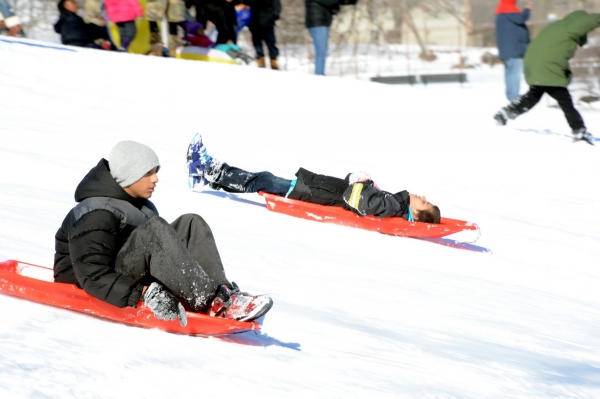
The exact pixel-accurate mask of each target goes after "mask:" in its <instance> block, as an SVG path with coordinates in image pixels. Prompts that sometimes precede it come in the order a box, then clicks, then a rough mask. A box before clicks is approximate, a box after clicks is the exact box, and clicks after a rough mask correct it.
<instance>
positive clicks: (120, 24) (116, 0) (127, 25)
mask: <svg viewBox="0 0 600 399" xmlns="http://www.w3.org/2000/svg"><path fill="white" fill-rule="evenodd" d="M104 7H105V9H106V16H107V18H108V20H109V21H111V22H114V23H115V24H117V28H119V36H120V37H121V49H122V50H124V51H127V49H128V48H129V45H130V44H131V42H132V41H133V39H134V38H135V34H136V33H137V28H136V26H135V20H136V19H137V18H141V17H142V16H143V15H144V12H143V11H142V7H141V6H140V3H139V2H138V0H105V1H104Z"/></svg>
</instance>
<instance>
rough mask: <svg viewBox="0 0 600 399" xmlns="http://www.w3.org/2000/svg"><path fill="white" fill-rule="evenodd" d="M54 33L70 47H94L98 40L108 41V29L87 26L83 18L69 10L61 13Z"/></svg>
mask: <svg viewBox="0 0 600 399" xmlns="http://www.w3.org/2000/svg"><path fill="white" fill-rule="evenodd" d="M54 31H55V32H56V33H58V34H59V35H60V40H61V42H62V44H66V45H69V46H78V47H88V46H93V44H94V40H96V39H108V33H107V32H106V28H102V27H100V26H97V25H94V24H86V23H85V22H84V21H83V18H81V17H80V16H79V15H77V14H74V13H72V12H71V11H68V10H61V11H60V18H59V20H58V21H57V22H56V23H55V24H54Z"/></svg>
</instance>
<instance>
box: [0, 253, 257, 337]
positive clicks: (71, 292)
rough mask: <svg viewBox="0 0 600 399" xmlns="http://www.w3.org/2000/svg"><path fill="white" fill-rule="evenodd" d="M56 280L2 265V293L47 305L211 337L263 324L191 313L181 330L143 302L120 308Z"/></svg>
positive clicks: (33, 268) (45, 272)
mask: <svg viewBox="0 0 600 399" xmlns="http://www.w3.org/2000/svg"><path fill="white" fill-rule="evenodd" d="M53 280H54V276H53V271H52V269H50V268H47V267H44V266H37V265H32V264H30V263H25V262H19V261H16V260H7V261H4V262H0V293H3V294H7V295H13V296H16V297H19V298H24V299H28V300H30V301H34V302H39V303H43V304H45V305H51V306H56V307H59V308H64V309H70V310H74V311H76V312H81V313H87V314H89V315H92V316H97V317H101V318H104V319H109V320H113V321H117V322H120V323H125V324H130V325H134V326H138V327H145V328H158V329H160V330H164V331H168V332H172V333H179V334H188V335H203V336H210V335H223V334H233V333H240V332H246V331H252V330H260V324H259V323H258V322H256V321H252V322H242V321H235V320H228V319H223V318H219V317H211V316H208V315H205V314H202V313H195V312H190V311H188V312H187V322H188V323H187V326H185V327H181V325H180V324H179V321H178V320H172V321H164V320H159V319H156V318H155V317H154V314H153V313H152V311H151V310H150V309H148V308H147V307H146V306H145V305H143V304H142V303H141V302H140V303H139V304H138V307H137V308H131V307H126V308H118V307H116V306H113V305H111V304H108V303H106V302H103V301H101V300H99V299H97V298H94V297H92V296H90V295H88V294H86V293H85V291H84V290H82V289H80V288H77V287H76V286H75V285H72V284H62V283H55V282H53Z"/></svg>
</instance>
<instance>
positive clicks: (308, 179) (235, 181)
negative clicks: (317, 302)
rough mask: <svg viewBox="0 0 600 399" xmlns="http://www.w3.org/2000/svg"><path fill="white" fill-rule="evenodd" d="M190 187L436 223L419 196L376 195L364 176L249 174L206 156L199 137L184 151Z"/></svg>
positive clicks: (432, 208) (434, 210) (405, 193)
mask: <svg viewBox="0 0 600 399" xmlns="http://www.w3.org/2000/svg"><path fill="white" fill-rule="evenodd" d="M187 164H188V174H189V186H190V188H192V189H200V188H202V187H203V186H207V185H208V186H209V187H210V188H212V189H215V190H219V189H222V190H224V191H227V192H232V193H255V192H258V191H264V192H266V193H270V194H275V195H280V196H285V197H287V198H291V199H296V200H300V201H306V202H311V203H315V204H319V205H329V206H338V207H342V208H344V209H347V210H351V211H353V212H354V213H356V214H358V215H361V216H367V215H370V216H376V217H380V218H385V217H401V218H403V219H405V220H408V221H411V222H413V221H414V222H424V223H436V224H437V223H440V209H439V208H438V207H437V206H435V205H433V204H431V203H430V202H428V201H427V199H426V198H425V197H424V196H419V195H415V194H410V193H409V192H408V191H406V190H404V191H400V192H398V193H396V194H392V193H389V192H387V191H383V190H381V189H380V188H379V187H378V186H377V184H375V182H373V180H372V179H371V177H370V176H369V175H368V174H367V173H364V172H359V173H351V174H349V175H348V176H346V178H345V179H339V178H336V177H332V176H325V175H318V174H315V173H313V172H310V171H308V170H306V169H303V168H300V169H299V170H298V172H297V173H296V179H294V180H287V179H283V178H281V177H278V176H274V175H273V174H272V173H271V172H258V173H253V172H248V171H245V170H242V169H239V168H236V167H233V166H229V165H228V164H227V163H223V162H219V161H217V160H216V159H215V158H213V157H211V156H210V155H208V153H207V151H206V147H205V146H204V144H203V143H202V136H200V134H196V136H194V138H193V139H192V142H191V143H190V145H189V147H188V153H187Z"/></svg>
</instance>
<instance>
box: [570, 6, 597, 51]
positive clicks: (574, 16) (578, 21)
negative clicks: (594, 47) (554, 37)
mask: <svg viewBox="0 0 600 399" xmlns="http://www.w3.org/2000/svg"><path fill="white" fill-rule="evenodd" d="M561 23H562V24H563V25H564V27H565V29H566V30H567V33H568V34H569V35H572V36H574V38H575V39H579V40H578V44H579V45H580V46H583V45H584V44H585V43H586V41H587V40H586V39H587V38H586V37H585V35H587V34H588V33H589V32H591V31H593V30H594V29H596V28H598V27H600V14H588V13H587V12H585V11H583V10H577V11H573V12H572V13H570V14H568V15H567V16H565V17H564V18H563V19H562V21H561Z"/></svg>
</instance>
